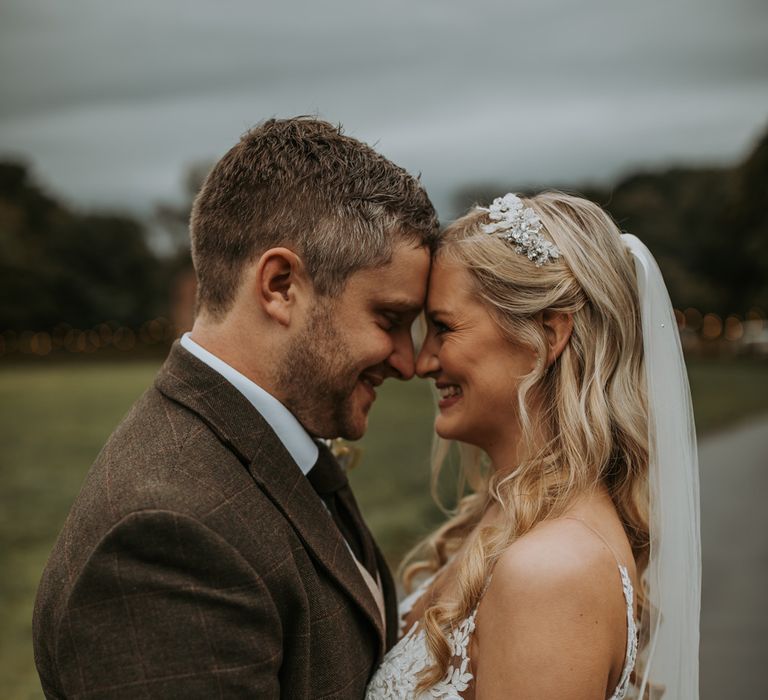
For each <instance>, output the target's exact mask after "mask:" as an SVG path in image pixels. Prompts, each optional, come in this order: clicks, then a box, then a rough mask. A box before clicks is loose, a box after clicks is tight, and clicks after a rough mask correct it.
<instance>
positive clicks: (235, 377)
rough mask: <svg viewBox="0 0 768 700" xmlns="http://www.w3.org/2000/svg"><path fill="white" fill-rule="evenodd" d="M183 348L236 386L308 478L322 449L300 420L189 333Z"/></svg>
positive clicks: (182, 337)
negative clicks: (319, 450)
mask: <svg viewBox="0 0 768 700" xmlns="http://www.w3.org/2000/svg"><path fill="white" fill-rule="evenodd" d="M181 345H182V347H183V348H184V349H185V350H187V351H189V352H191V353H192V354H193V355H194V356H195V357H196V358H197V359H198V360H200V361H201V362H205V364H206V365H208V366H209V367H210V368H211V369H212V370H215V371H216V372H218V373H219V374H220V375H221V376H222V377H224V379H226V380H227V381H228V382H229V383H230V384H232V386H234V387H235V389H237V390H238V391H239V392H240V393H241V394H242V395H243V396H245V398H246V399H248V401H250V403H251V404H252V405H253V407H254V408H255V409H256V410H257V411H258V412H259V413H260V414H261V415H262V417H263V418H264V420H265V421H267V423H269V426H270V427H271V428H272V430H274V431H275V434H276V435H277V437H278V439H279V440H280V442H282V443H283V445H284V446H285V449H286V450H288V453H289V454H290V455H291V457H293V460H294V462H296V464H298V465H299V469H301V471H302V472H303V473H304V475H306V474H307V473H308V472H309V470H310V469H312V467H314V466H315V462H316V461H317V455H318V449H317V444H316V443H315V441H314V440H313V439H312V438H311V437H310V435H309V433H308V432H307V431H306V430H304V427H303V426H302V425H301V423H299V421H297V420H296V417H295V416H294V415H293V414H292V413H291V412H290V411H289V410H288V409H287V408H286V407H285V406H283V404H281V403H280V402H279V401H278V400H277V399H276V398H275V397H274V396H272V394H270V393H269V392H267V391H265V390H264V389H262V388H261V387H260V386H259V385H258V384H256V382H253V381H251V380H250V379H248V377H246V376H245V375H243V374H241V373H240V372H238V371H237V370H236V369H235V368H234V367H232V366H230V365H228V364H227V363H226V362H224V360H221V359H219V358H218V357H216V355H214V354H213V353H211V352H208V351H207V350H206V349H205V348H204V347H202V346H201V345H198V344H197V343H196V342H195V341H194V340H192V337H191V336H190V334H189V333H185V334H184V335H183V336H181Z"/></svg>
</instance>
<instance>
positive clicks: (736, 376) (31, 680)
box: [0, 361, 768, 700]
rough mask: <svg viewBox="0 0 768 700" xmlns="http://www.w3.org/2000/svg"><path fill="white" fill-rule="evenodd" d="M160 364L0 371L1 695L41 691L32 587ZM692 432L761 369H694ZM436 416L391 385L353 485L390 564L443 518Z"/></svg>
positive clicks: (420, 393)
mask: <svg viewBox="0 0 768 700" xmlns="http://www.w3.org/2000/svg"><path fill="white" fill-rule="evenodd" d="M157 367H158V363H157V362H142V363H135V364H131V363H124V364H110V363H94V364H64V365H56V364H35V365H23V366H5V367H0V441H1V443H0V444H2V451H1V452H0V571H1V572H2V576H0V688H5V690H4V691H2V697H3V698H10V699H12V700H26V699H28V698H40V697H42V693H41V691H40V687H39V685H38V681H37V675H36V673H35V670H34V664H33V661H32V650H31V629H30V620H31V616H32V603H33V599H34V594H35V589H36V586H37V581H38V579H39V577H40V573H41V571H42V568H43V566H44V564H45V561H46V558H47V556H48V552H49V550H50V548H51V546H52V544H53V540H54V539H55V537H56V534H57V533H58V530H59V528H60V527H61V524H62V522H63V520H64V517H65V516H66V513H67V510H68V509H69V505H70V503H71V502H72V499H73V498H74V496H75V494H76V493H77V491H78V488H79V485H80V483H81V481H82V479H83V477H84V475H85V472H86V470H87V469H88V466H89V465H90V463H91V462H92V461H93V459H94V457H95V456H96V455H97V453H98V451H99V449H100V448H101V445H102V444H103V442H104V440H105V439H106V437H107V436H108V435H109V434H110V432H111V431H112V429H113V428H114V426H115V425H116V424H117V423H118V422H119V420H120V418H121V417H122V416H123V415H124V414H125V412H126V411H127V410H128V407H129V406H130V405H131V403H132V402H133V401H134V400H135V399H136V398H137V397H138V396H139V394H141V392H142V391H143V390H144V389H145V388H146V387H147V386H148V385H149V384H150V382H151V381H152V377H153V375H154V373H155V371H156V370H157ZM690 377H691V386H692V392H693V396H694V404H695V408H696V415H697V422H698V428H699V432H700V433H707V432H711V431H714V430H718V429H722V428H725V427H727V426H728V425H731V424H733V423H735V422H737V421H739V420H741V419H743V418H746V417H748V416H750V415H755V414H758V413H763V412H768V363H765V362H763V363H757V362H747V361H741V362H736V361H727V362H715V361H706V362H704V361H698V362H693V363H691V365H690ZM432 416H433V408H432V400H431V396H430V392H429V389H428V387H427V385H426V383H424V382H418V381H414V382H409V383H407V384H401V383H395V382H389V383H388V384H386V385H385V386H383V387H382V389H381V390H380V393H379V400H378V401H377V402H376V404H375V406H374V409H373V411H372V414H371V429H370V430H369V432H368V435H367V436H366V438H365V439H364V440H363V441H362V443H361V447H362V449H363V459H362V464H361V465H360V466H359V467H358V468H357V469H356V470H355V471H354V472H353V473H352V476H351V481H352V483H353V486H354V488H355V491H356V493H357V494H358V498H359V500H360V504H361V507H362V509H363V511H364V513H365V515H366V517H367V519H368V521H369V523H370V525H371V527H372V529H373V530H374V532H375V533H376V535H377V537H378V539H379V541H380V542H381V544H382V546H383V548H384V550H385V552H386V553H387V556H388V557H389V558H390V560H391V561H392V562H393V563H397V561H398V560H399V558H400V557H401V556H402V554H403V552H404V551H405V550H406V549H408V548H409V547H410V546H411V545H412V544H413V543H414V542H415V541H416V539H417V538H418V537H420V536H421V535H423V534H425V533H426V532H428V531H429V529H430V528H431V527H433V526H434V524H435V523H436V522H438V520H439V518H440V514H439V511H438V510H437V508H436V507H435V506H434V505H432V503H431V501H430V498H429V495H428V484H429V451H430V442H431V424H432Z"/></svg>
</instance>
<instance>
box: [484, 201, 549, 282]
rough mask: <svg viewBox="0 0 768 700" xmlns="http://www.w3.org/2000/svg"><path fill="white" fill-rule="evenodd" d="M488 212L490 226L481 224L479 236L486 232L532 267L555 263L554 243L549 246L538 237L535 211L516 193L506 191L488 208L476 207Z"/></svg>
mask: <svg viewBox="0 0 768 700" xmlns="http://www.w3.org/2000/svg"><path fill="white" fill-rule="evenodd" d="M477 208H478V209H480V210H481V211H487V212H488V218H489V219H490V220H491V223H490V224H483V225H482V227H481V228H482V230H483V233H488V234H491V235H494V236H498V237H499V238H503V239H504V240H505V241H509V242H510V243H512V244H513V245H514V247H515V252H516V253H519V254H520V255H525V257H527V258H528V259H529V260H530V261H531V262H533V263H534V264H535V265H536V267H541V266H542V265H544V264H546V263H548V262H552V261H553V260H557V259H558V258H559V257H560V251H559V250H558V249H557V246H556V245H555V244H554V243H550V242H549V241H548V240H547V239H546V238H544V236H542V235H541V230H542V228H543V225H542V223H541V219H539V217H538V216H536V212H534V211H533V209H531V208H530V207H525V206H523V202H522V200H521V199H520V197H518V196H517V195H516V194H512V193H511V192H508V193H507V194H505V195H504V196H503V197H496V199H494V200H493V203H492V204H491V206H490V207H487V208H486V207H477Z"/></svg>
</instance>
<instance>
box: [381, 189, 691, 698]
mask: <svg viewBox="0 0 768 700" xmlns="http://www.w3.org/2000/svg"><path fill="white" fill-rule="evenodd" d="M426 314H427V320H428V330H427V336H426V339H425V341H424V344H423V347H422V349H421V352H420V354H419V357H418V360H417V372H418V374H419V375H420V376H421V377H426V378H430V379H432V380H434V382H435V387H436V390H437V393H438V394H439V403H438V407H439V412H438V415H437V418H436V421H435V430H436V432H437V434H438V436H439V437H440V438H441V440H439V441H438V445H437V450H436V457H435V466H436V470H437V472H439V469H440V465H441V464H442V463H443V461H444V460H445V457H446V455H447V452H448V449H449V443H448V441H458V442H459V445H460V451H461V454H462V470H463V477H464V478H465V479H466V482H467V483H468V484H469V486H470V493H469V495H466V496H464V498H463V499H462V500H461V502H460V504H459V507H458V509H457V511H456V513H455V514H454V515H453V517H451V518H450V519H449V520H448V521H447V522H446V523H445V524H444V525H443V526H442V527H440V528H439V529H438V530H437V531H436V532H435V533H433V534H432V535H431V536H430V537H428V538H427V539H426V540H425V542H423V543H422V544H421V545H420V546H419V547H417V548H416V550H414V552H412V553H411V555H410V556H409V559H408V560H407V562H408V566H407V567H406V568H405V573H404V582H405V585H406V588H407V589H410V588H412V584H413V583H414V582H416V581H420V585H418V586H417V587H416V588H415V590H414V591H413V592H412V593H411V594H410V595H409V596H408V597H407V598H406V599H405V600H404V601H403V602H402V604H401V606H400V616H401V628H402V632H401V634H402V636H401V638H400V641H399V642H398V643H397V645H396V646H395V647H394V648H393V649H391V650H390V652H389V653H388V654H387V656H386V657H385V659H384V662H383V664H382V666H381V667H380V668H379V669H378V671H377V672H376V674H375V675H374V677H373V679H372V681H371V683H370V685H369V687H368V693H367V697H368V698H369V700H382V699H384V698H454V699H455V698H463V699H467V698H475V699H477V700H487V699H489V698H512V699H523V698H533V699H538V698H542V699H543V698H547V699H550V698H558V699H559V700H563V699H573V700H577V699H578V700H582V699H584V700H586V699H590V700H593V699H595V700H596V699H598V698H599V699H604V698H613V699H616V700H618V699H619V698H625V697H642V698H646V697H648V698H660V697H662V696H663V697H664V700H691V699H696V698H698V660H697V654H698V615H699V601H700V549H699V531H698V476H697V466H696V446H695V436H694V432H693V419H692V414H691V408H690V397H689V392H688V384H687V379H686V375H685V367H684V364H683V361H682V354H681V352H680V344H679V339H678V336H677V327H676V324H675V319H674V316H673V314H672V310H671V307H670V304H669V299H668V297H667V294H666V290H665V288H664V284H663V281H662V279H661V275H660V273H659V271H658V268H657V267H656V264H655V262H654V260H653V258H652V256H651V254H650V253H649V252H648V250H647V248H645V246H644V245H643V244H642V243H641V242H640V241H639V240H637V239H636V238H635V237H634V236H630V235H627V234H624V235H622V234H620V232H619V231H618V229H617V228H616V225H615V224H614V222H613V221H612V220H611V219H610V217H609V216H608V215H607V214H605V213H604V212H603V211H602V210H601V209H600V208H599V207H597V206H596V205H594V204H592V203H591V202H588V201H586V200H583V199H579V198H575V197H571V196H567V195H563V194H559V193H544V194H540V195H538V196H535V197H532V198H521V197H518V196H516V195H513V194H507V195H505V196H504V197H500V198H498V199H496V200H495V201H494V202H493V203H492V204H491V205H490V207H488V208H481V207H477V208H475V209H474V210H472V211H470V212H469V213H468V214H466V215H465V216H464V217H462V218H461V219H459V220H458V221H456V222H455V223H453V224H452V225H451V226H450V227H449V228H448V229H447V231H446V232H445V234H444V237H443V239H442V242H441V247H440V250H439V251H438V253H437V255H436V257H435V260H434V264H433V269H432V275H431V279H430V287H429V296H428V300H427V309H426Z"/></svg>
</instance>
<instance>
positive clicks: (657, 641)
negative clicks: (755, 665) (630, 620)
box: [622, 234, 701, 700]
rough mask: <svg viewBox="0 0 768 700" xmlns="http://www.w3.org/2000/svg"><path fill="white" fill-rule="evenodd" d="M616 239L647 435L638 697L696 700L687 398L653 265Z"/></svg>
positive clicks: (692, 471) (635, 245)
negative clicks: (624, 260)
mask: <svg viewBox="0 0 768 700" xmlns="http://www.w3.org/2000/svg"><path fill="white" fill-rule="evenodd" d="M622 239H623V241H624V242H625V244H626V245H627V247H628V248H629V251H630V252H631V254H632V256H633V258H634V261H635V270H636V273H637V285H638V294H639V297H640V307H641V313H642V323H643V346H644V353H645V372H646V382H647V390H648V414H649V421H648V428H649V434H650V464H649V469H650V472H649V476H650V538H651V548H650V560H649V564H648V569H647V572H646V583H647V593H648V604H647V605H646V606H645V609H646V615H645V616H644V619H643V620H642V621H641V630H642V632H641V634H642V638H641V639H640V648H641V649H644V653H643V654H642V656H641V659H642V660H643V663H642V664H641V665H640V667H639V669H638V676H637V680H636V686H637V689H638V694H637V697H638V698H645V697H650V698H651V700H654V699H655V698H659V697H662V693H663V698H664V700H698V697H699V611H700V607H701V539H700V531H699V470H698V456H697V452H696V432H695V427H694V421H693V409H692V406H691V395H690V390H689V387H688V377H687V374H686V370H685V362H684V360H683V353H682V348H681V346H680V337H679V335H678V331H677V322H676V320H675V316H674V312H673V310H672V304H671V303H670V300H669V295H668V294H667V290H666V287H665V286H664V280H663V278H662V276H661V272H660V271H659V268H658V265H657V264H656V261H655V260H654V258H653V256H652V255H651V253H650V251H649V250H648V248H646V247H645V245H644V244H643V243H642V242H641V241H640V240H639V239H638V238H636V237H635V236H633V235H631V234H623V235H622ZM646 694H647V695H646Z"/></svg>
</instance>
